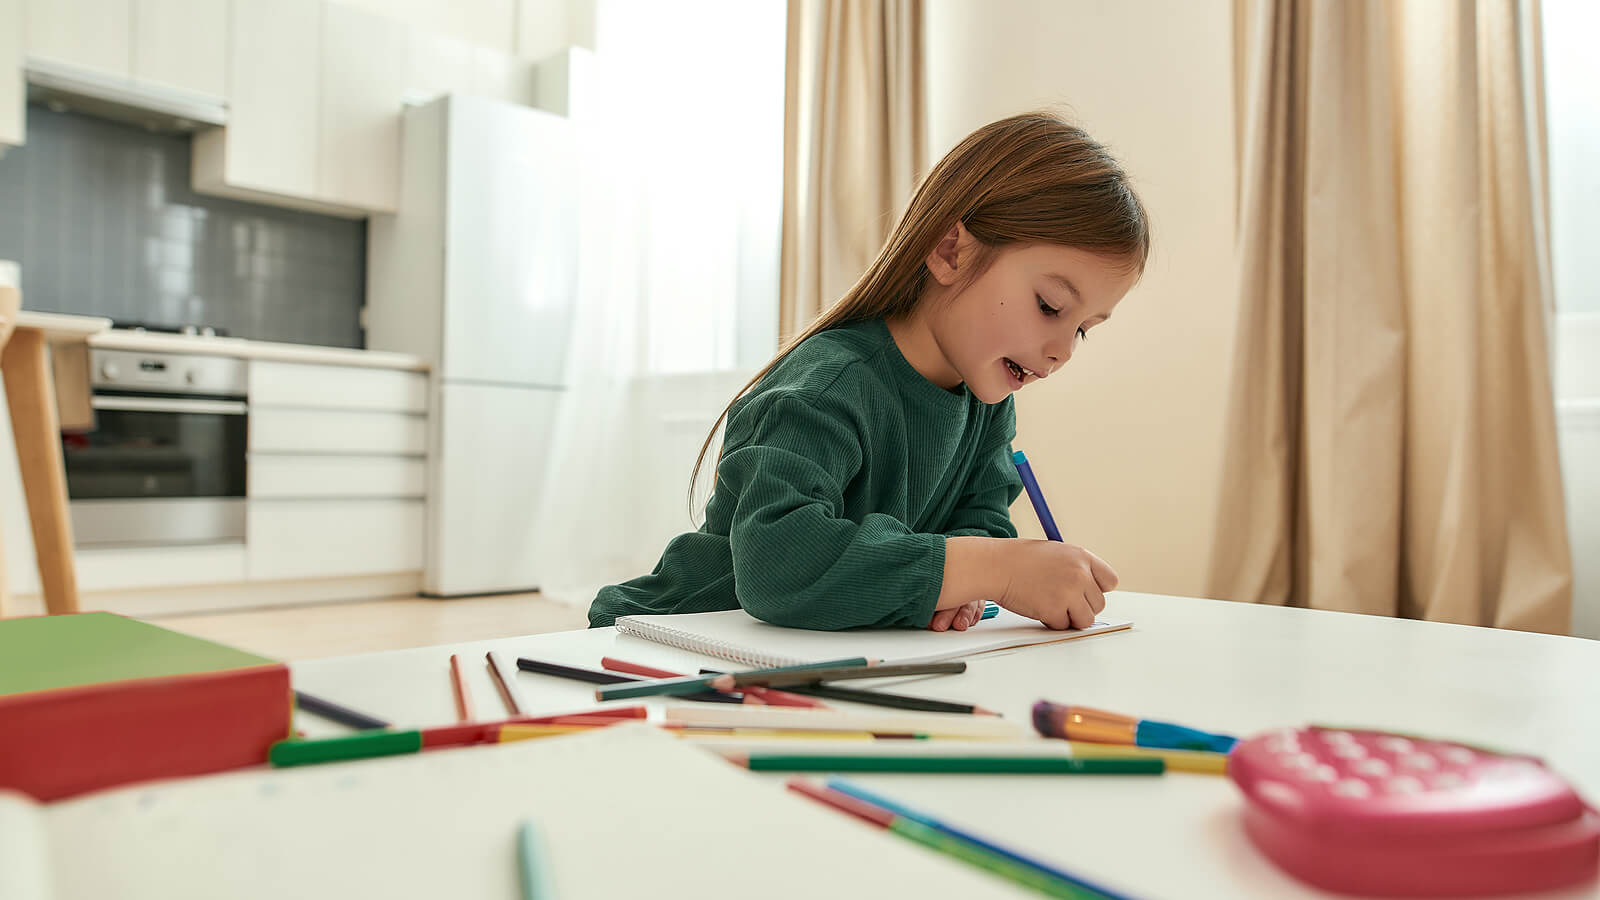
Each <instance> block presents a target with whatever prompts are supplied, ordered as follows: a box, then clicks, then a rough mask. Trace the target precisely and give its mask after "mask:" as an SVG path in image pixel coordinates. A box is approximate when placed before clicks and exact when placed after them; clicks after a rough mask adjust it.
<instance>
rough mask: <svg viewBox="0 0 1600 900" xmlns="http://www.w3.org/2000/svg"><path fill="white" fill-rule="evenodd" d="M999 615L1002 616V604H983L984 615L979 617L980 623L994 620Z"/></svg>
mask: <svg viewBox="0 0 1600 900" xmlns="http://www.w3.org/2000/svg"><path fill="white" fill-rule="evenodd" d="M998 615H1000V604H998V603H985V604H983V615H981V616H979V617H978V621H980V622H982V621H983V620H984V619H992V618H994V617H995V616H998Z"/></svg>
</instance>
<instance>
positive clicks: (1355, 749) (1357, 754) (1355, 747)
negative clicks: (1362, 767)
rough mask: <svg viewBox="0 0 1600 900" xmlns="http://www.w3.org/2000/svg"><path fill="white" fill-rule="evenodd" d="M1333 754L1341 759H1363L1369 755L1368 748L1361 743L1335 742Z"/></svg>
mask: <svg viewBox="0 0 1600 900" xmlns="http://www.w3.org/2000/svg"><path fill="white" fill-rule="evenodd" d="M1333 755H1334V756H1337V757H1339V758H1340V759H1362V758H1364V757H1365V756H1366V755H1367V748H1365V747H1363V746H1361V745H1360V744H1354V743H1352V744H1334V745H1333Z"/></svg>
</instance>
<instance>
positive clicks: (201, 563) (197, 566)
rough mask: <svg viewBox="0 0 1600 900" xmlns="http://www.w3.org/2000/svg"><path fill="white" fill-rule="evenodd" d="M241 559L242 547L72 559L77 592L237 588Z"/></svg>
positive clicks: (87, 552)
mask: <svg viewBox="0 0 1600 900" xmlns="http://www.w3.org/2000/svg"><path fill="white" fill-rule="evenodd" d="M244 555H245V551H244V544H238V543H233V544H196V545H192V546H179V547H110V548H86V549H85V548H80V549H78V550H77V551H76V552H75V553H74V554H73V557H74V562H75V563H76V567H77V575H78V590H80V591H117V590H137V589H139V588H153V587H178V586H181V585H195V584H237V583H239V582H241V581H243V580H244ZM30 562H31V560H30ZM88 608H90V609H93V608H95V607H92V606H91V607H88Z"/></svg>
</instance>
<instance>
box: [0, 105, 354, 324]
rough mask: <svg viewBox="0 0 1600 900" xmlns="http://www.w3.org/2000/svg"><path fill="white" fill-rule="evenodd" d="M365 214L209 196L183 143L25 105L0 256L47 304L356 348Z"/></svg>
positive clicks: (6, 188) (28, 294)
mask: <svg viewBox="0 0 1600 900" xmlns="http://www.w3.org/2000/svg"><path fill="white" fill-rule="evenodd" d="M366 244H367V226H366V223H365V222H357V221H350V220H348V219H339V218H334V217H332V216H322V215H317V214H315V213H303V212H296V211H293V210H286V209H278V208H276V207H271V206H261V205H257V204H254V203H242V202H239V201H235V200H226V199H222V198H219V197H204V196H201V195H198V194H196V193H194V191H192V190H191V189H190V188H189V138H188V137H186V136H181V135H170V134H152V133H150V132H147V131H145V130H143V129H141V128H137V127H133V126H129V125H123V124H120V123H117V122H109V121H104V120H101V119H95V118H90V117H88V116H82V115H78V114H76V113H70V112H53V111H51V110H49V109H46V108H44V107H42V106H29V107H28V142H27V144H25V145H24V146H21V147H15V148H13V149H11V150H10V151H9V152H7V153H6V155H5V157H4V158H0V259H12V260H16V261H17V262H19V263H21V265H22V300H23V306H24V307H26V308H28V309H34V310H40V311H43V312H63V313H79V314H82V315H97V316H109V317H111V318H112V319H116V320H119V321H124V320H125V321H141V322H150V323H153V324H157V325H174V326H175V325H210V326H212V327H215V328H218V329H226V330H227V332H228V333H229V334H231V335H233V336H235V337H245V338H254V339H257V340H268V341H289V342H292V343H300V344H322V345H325V346H332V347H360V346H362V342H363V335H362V331H361V325H360V314H361V303H362V295H363V293H364V292H365V282H364V279H365V277H366V255H367V251H366Z"/></svg>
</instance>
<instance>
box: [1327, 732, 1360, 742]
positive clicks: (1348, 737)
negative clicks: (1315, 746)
mask: <svg viewBox="0 0 1600 900" xmlns="http://www.w3.org/2000/svg"><path fill="white" fill-rule="evenodd" d="M1322 739H1323V740H1324V741H1327V742H1328V743H1329V744H1354V743H1355V742H1356V736H1355V735H1353V734H1351V733H1350V732H1348V731H1324V732H1322Z"/></svg>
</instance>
